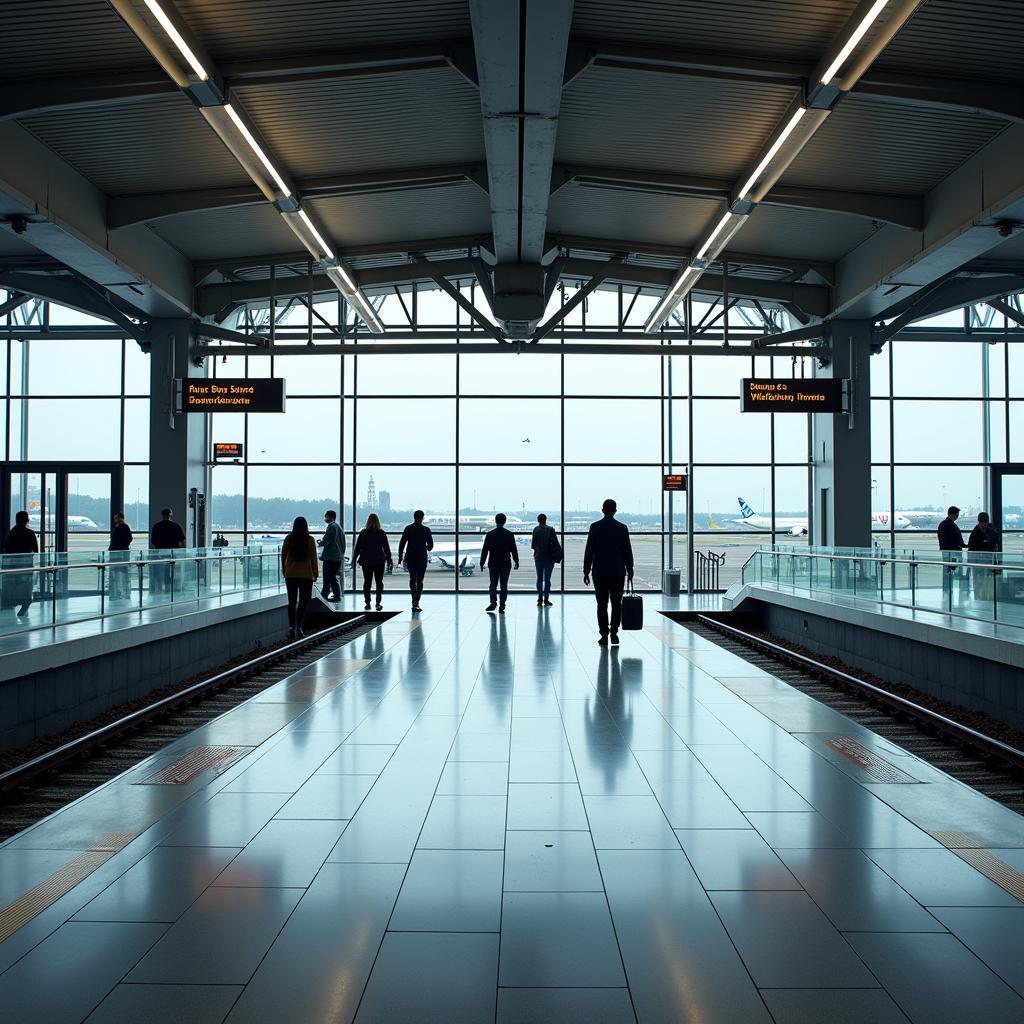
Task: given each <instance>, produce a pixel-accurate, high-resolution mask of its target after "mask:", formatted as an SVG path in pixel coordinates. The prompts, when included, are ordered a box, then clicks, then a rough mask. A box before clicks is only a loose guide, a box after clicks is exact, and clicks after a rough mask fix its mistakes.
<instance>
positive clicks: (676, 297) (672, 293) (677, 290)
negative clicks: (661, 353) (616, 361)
mask: <svg viewBox="0 0 1024 1024" xmlns="http://www.w3.org/2000/svg"><path fill="white" fill-rule="evenodd" d="M699 273H700V268H699V267H687V268H686V269H685V270H684V271H683V272H682V274H680V275H679V278H678V279H677V281H676V283H675V284H674V285H673V286H672V287H671V288H670V289H669V291H668V294H667V295H666V296H665V297H664V298H663V299H662V300H661V302H659V303H658V305H657V306H655V307H654V312H653V313H652V314H651V315H650V318H649V319H648V321H647V324H646V326H645V327H644V330H646V331H652V330H656V329H657V328H659V327H661V325H662V324H663V323H664V322H665V321H666V320H667V319H668V317H669V314H670V313H671V312H672V310H673V309H675V308H676V306H678V305H679V302H680V300H681V299H682V297H683V295H685V294H686V291H688V290H689V286H690V285H691V284H692V283H695V281H696V278H694V281H693V282H691V281H690V280H689V278H690V277H691V275H695V274H699Z"/></svg>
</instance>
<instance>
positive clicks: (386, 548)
mask: <svg viewBox="0 0 1024 1024" xmlns="http://www.w3.org/2000/svg"><path fill="white" fill-rule="evenodd" d="M352 561H353V562H358V563H359V564H360V565H361V566H362V567H363V599H364V600H365V602H366V610H367V611H369V610H370V583H371V582H375V583H376V585H377V611H380V610H381V609H382V608H383V607H384V566H385V565H386V566H387V567H388V568H389V569H390V568H392V567H393V565H394V562H393V561H392V559H391V545H390V544H389V543H388V535H387V534H386V533H385V532H384V530H383V529H382V528H381V525H380V519H378V518H377V515H376V513H374V512H371V513H370V514H369V515H368V516H367V517H366V526H364V527H363V528H362V529H361V530H360V531H359V536H358V537H356V546H355V547H354V548H353V549H352Z"/></svg>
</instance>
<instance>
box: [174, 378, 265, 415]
mask: <svg viewBox="0 0 1024 1024" xmlns="http://www.w3.org/2000/svg"><path fill="white" fill-rule="evenodd" d="M175 386H176V389H177V403H176V404H177V410H178V412H284V378H283V377H217V378H213V377H186V378H184V379H181V378H179V379H178V380H176V381H175Z"/></svg>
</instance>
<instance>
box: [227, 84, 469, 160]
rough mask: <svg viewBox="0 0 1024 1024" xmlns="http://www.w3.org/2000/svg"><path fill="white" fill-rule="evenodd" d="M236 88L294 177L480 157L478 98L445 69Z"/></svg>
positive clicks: (269, 143)
mask: <svg viewBox="0 0 1024 1024" xmlns="http://www.w3.org/2000/svg"><path fill="white" fill-rule="evenodd" d="M237 93H238V95H239V97H240V98H241V99H242V102H243V103H244V105H245V109H246V110H247V111H248V112H249V114H250V115H251V116H252V118H253V120H254V121H255V122H256V124H257V125H258V127H259V129H260V131H261V132H262V133H263V136H264V138H265V139H266V140H267V144H268V145H269V146H270V147H271V149H272V150H273V151H274V152H276V153H277V154H278V155H279V156H280V157H281V158H282V160H283V161H284V163H285V164H286V166H287V167H288V169H289V170H290V171H291V173H292V174H293V175H294V176H295V177H297V178H304V177H315V176H317V175H329V174H344V173H349V172H352V171H360V170H366V171H374V170H386V169H387V168H391V167H416V166H423V165H430V164H449V163H460V162H482V161H483V160H484V140H483V121H482V119H481V116H480V96H479V94H478V93H477V91H476V90H475V89H473V88H472V86H470V85H469V84H468V83H467V82H466V81H465V80H464V79H462V78H461V77H460V76H459V75H457V74H456V73H455V72H454V71H452V70H450V69H448V68H435V69H431V70H423V71H408V72H402V73H400V74H390V75H374V76H373V77H371V78H362V79H360V78H346V79H335V80H331V81H316V82H296V83H292V84H289V85H284V84H281V85H274V86H267V85H263V86H258V87H254V86H248V87H245V88H241V89H238V90H237Z"/></svg>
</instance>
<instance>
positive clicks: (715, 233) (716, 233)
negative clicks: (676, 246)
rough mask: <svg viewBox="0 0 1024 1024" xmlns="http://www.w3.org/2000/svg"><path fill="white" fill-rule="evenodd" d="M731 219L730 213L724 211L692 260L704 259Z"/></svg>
mask: <svg viewBox="0 0 1024 1024" xmlns="http://www.w3.org/2000/svg"><path fill="white" fill-rule="evenodd" d="M732 218H733V214H732V213H730V212H729V211H728V210H726V212H725V213H723V214H722V219H721V220H720V221H719V222H718V225H717V227H716V228H715V230H714V231H712V232H711V234H710V235H708V237H707V238H706V239H705V241H704V244H703V245H702V246H701V247H700V248H699V249H698V250H697V255H696V256H695V257H694V259H698V260H702V259H704V254H705V253H706V252H707V251H708V249H710V248H711V245H712V243H713V242H714V240H715V239H716V238H717V237H718V236H719V235H720V234H721V233H722V231H723V229H724V228H725V226H726V225H727V224H728V223H729V221H731V220H732ZM693 269H694V268H693V267H690V270H693Z"/></svg>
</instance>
